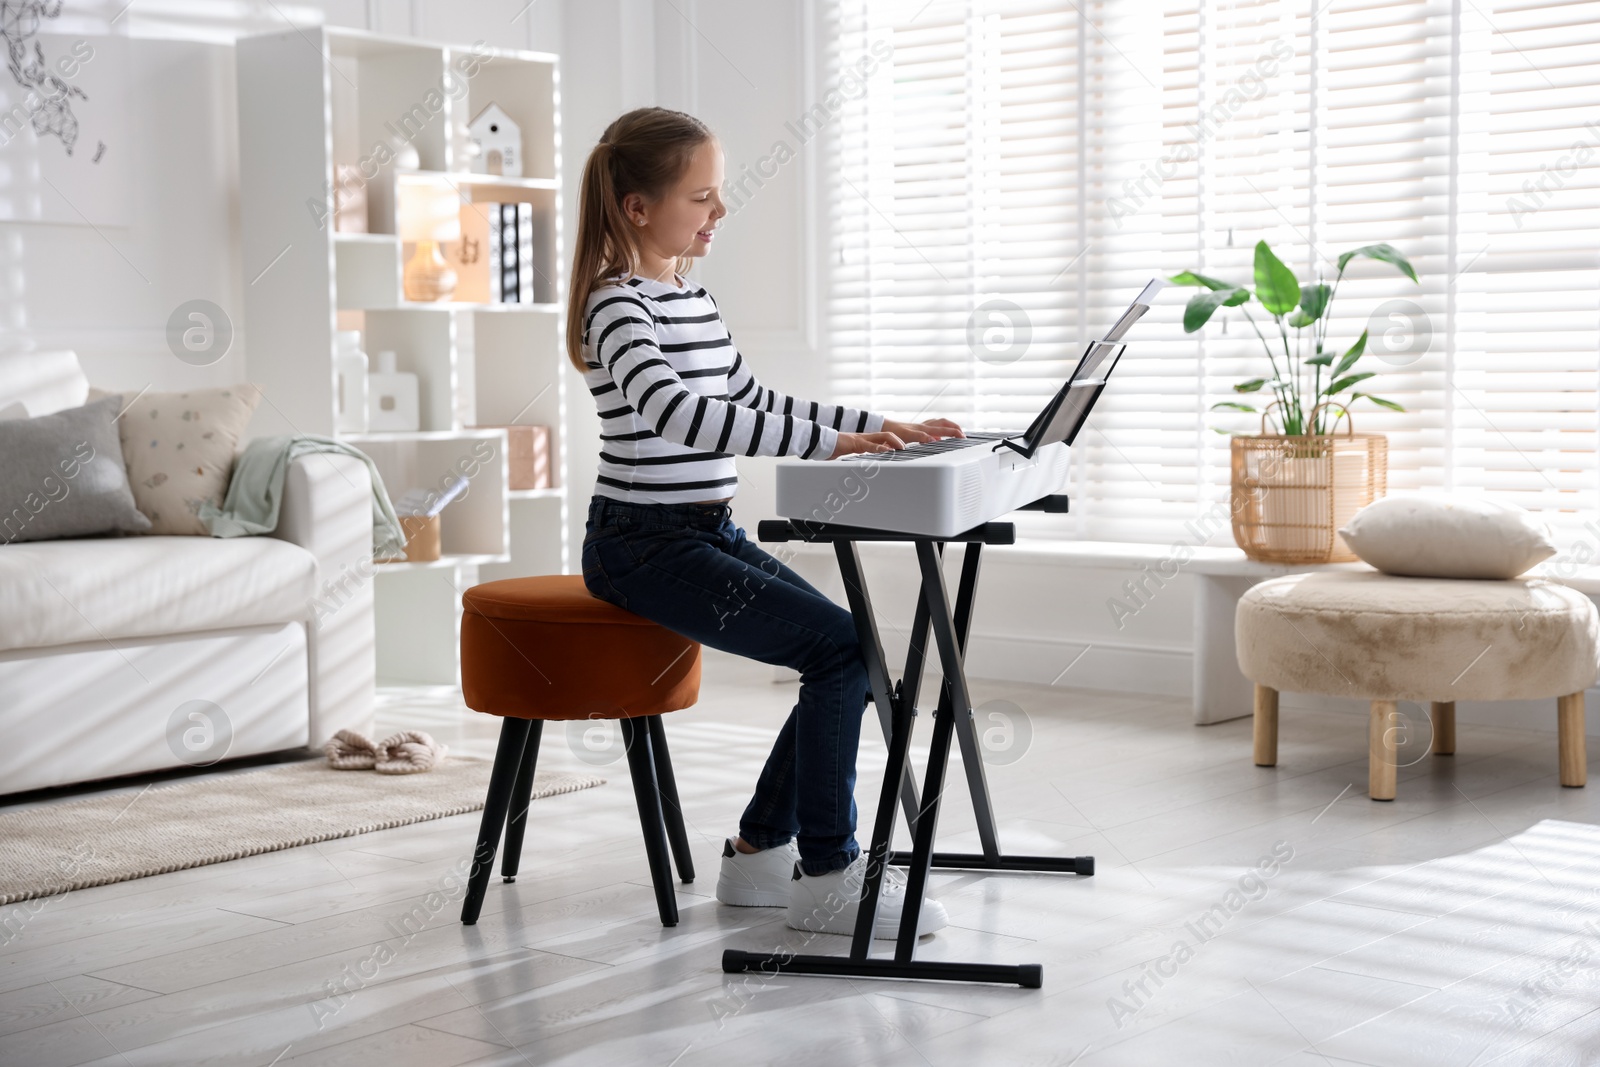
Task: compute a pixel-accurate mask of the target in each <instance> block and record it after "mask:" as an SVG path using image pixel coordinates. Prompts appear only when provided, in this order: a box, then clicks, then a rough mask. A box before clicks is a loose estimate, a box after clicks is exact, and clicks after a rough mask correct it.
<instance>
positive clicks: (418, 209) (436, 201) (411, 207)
mask: <svg viewBox="0 0 1600 1067" xmlns="http://www.w3.org/2000/svg"><path fill="white" fill-rule="evenodd" d="M399 206H400V211H399V228H400V239H401V240H402V241H411V242H414V243H415V244H416V250H415V251H414V252H412V254H411V258H410V259H409V260H407V261H406V269H405V293H406V299H407V300H414V301H423V302H427V301H434V300H448V299H449V298H450V296H451V294H452V293H454V292H455V291H456V272H455V271H453V270H451V269H450V265H449V264H448V263H446V262H445V261H444V257H443V256H442V255H440V254H439V242H441V241H459V240H460V239H461V204H460V199H459V197H458V196H457V194H456V191H455V190H454V189H453V188H451V187H450V186H448V185H445V186H439V185H433V184H428V185H422V184H420V183H411V182H407V183H405V185H404V186H402V192H401V196H400V205H399Z"/></svg>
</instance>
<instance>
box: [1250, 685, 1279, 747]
mask: <svg viewBox="0 0 1600 1067" xmlns="http://www.w3.org/2000/svg"><path fill="white" fill-rule="evenodd" d="M1255 736H1256V766H1257V767H1276V766H1277V765H1278V691H1277V690H1276V689H1269V688H1267V687H1266V686H1264V685H1258V686H1256V718H1255Z"/></svg>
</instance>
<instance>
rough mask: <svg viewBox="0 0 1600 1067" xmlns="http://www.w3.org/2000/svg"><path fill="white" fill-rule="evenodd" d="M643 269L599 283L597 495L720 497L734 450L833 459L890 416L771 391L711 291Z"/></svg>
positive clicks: (592, 367)
mask: <svg viewBox="0 0 1600 1067" xmlns="http://www.w3.org/2000/svg"><path fill="white" fill-rule="evenodd" d="M681 280H683V281H684V284H683V285H682V286H681V287H680V286H677V285H673V284H670V283H667V282H659V281H655V280H654V279H650V278H642V277H640V276H638V275H633V276H632V277H629V278H627V279H626V280H621V279H618V280H615V281H613V282H612V283H611V284H609V285H605V286H602V287H600V288H598V289H596V290H595V291H594V292H593V293H592V294H591V295H590V297H589V302H588V307H587V309H586V311H585V315H584V337H583V357H584V362H585V364H586V365H587V366H588V368H589V369H588V370H587V371H585V372H584V375H583V377H584V381H585V383H586V384H587V385H588V387H589V392H590V393H591V394H593V395H594V398H595V403H596V405H597V406H598V407H599V410H600V469H599V472H598V476H597V477H596V479H595V490H594V491H595V493H596V494H597V495H599V496H605V497H610V498H612V499H615V500H626V501H631V502H634V503H648V504H679V503H686V502H690V501H697V500H720V499H722V498H723V497H730V496H733V495H734V493H735V492H736V491H737V485H738V481H739V477H738V472H737V470H736V468H735V466H734V461H733V457H734V456H735V455H741V456H799V457H800V458H802V459H819V460H822V459H828V458H830V457H831V456H832V455H833V449H834V445H835V443H836V441H837V439H838V436H839V434H840V432H850V433H872V432H876V431H877V430H879V429H881V428H882V426H883V416H881V415H875V414H872V413H871V412H866V411H857V410H855V409H853V408H847V407H840V406H838V405H834V404H819V403H816V402H814V401H807V400H796V399H795V398H793V397H789V396H785V395H783V394H782V393H779V392H776V391H774V390H772V389H768V388H767V387H765V386H763V385H762V384H761V383H760V382H758V381H756V379H755V376H754V375H753V374H751V373H750V368H749V366H747V365H746V363H745V361H744V357H743V356H741V355H740V354H739V350H738V349H737V348H736V347H734V343H733V337H732V336H731V335H730V334H729V333H728V328H727V326H725V325H724V324H723V321H722V315H721V314H720V313H719V312H718V310H717V304H716V301H715V300H713V299H712V297H711V294H709V293H707V292H706V291H705V289H704V288H703V287H701V286H699V285H697V284H695V283H694V282H692V281H688V280H687V279H681Z"/></svg>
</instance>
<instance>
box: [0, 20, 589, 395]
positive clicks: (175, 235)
mask: <svg viewBox="0 0 1600 1067" xmlns="http://www.w3.org/2000/svg"><path fill="white" fill-rule="evenodd" d="M66 6H67V9H68V12H67V15H66V16H64V17H63V18H61V19H58V20H44V22H43V24H42V26H41V30H42V32H70V33H81V34H105V33H108V32H109V33H114V34H117V35H121V36H126V37H128V38H129V39H130V40H129V46H128V47H129V73H128V85H127V92H126V100H125V104H126V114H127V124H128V125H127V129H126V131H125V135H124V136H123V137H122V138H121V139H120V142H119V143H117V144H114V145H111V146H110V150H112V151H126V152H128V153H130V154H131V159H130V163H129V169H130V173H131V183H132V190H131V194H132V195H131V203H132V210H131V215H130V218H129V221H128V224H127V225H125V226H104V225H102V226H99V227H91V226H87V225H64V224H49V223H15V222H0V346H3V347H4V348H7V349H17V350H24V351H26V350H42V349H49V348H73V349H76V350H77V351H78V352H79V354H80V356H81V357H82V360H83V363H84V366H85V368H86V370H87V372H88V374H89V378H90V381H91V382H93V383H94V384H96V385H102V386H107V387H111V388H119V389H139V388H142V387H144V386H146V385H150V386H152V387H154V388H156V389H172V388H180V387H183V386H203V385H215V384H223V383H226V382H232V381H238V380H240V379H242V378H245V377H246V376H247V374H248V369H247V368H248V352H249V329H248V324H247V323H244V322H242V321H240V320H241V319H242V315H241V314H240V310H239V309H240V308H241V306H242V303H243V299H242V293H243V286H244V285H245V284H246V282H245V274H246V270H247V268H248V267H250V266H251V265H249V264H243V263H241V262H240V254H239V248H240V239H239V205H238V203H237V189H238V176H237V165H238V163H237V161H238V137H237V110H236V104H235V100H236V94H235V91H234V63H233V49H232V43H233V41H234V40H235V39H237V38H238V37H241V36H245V35H248V34H252V33H265V32H269V31H271V32H279V31H281V30H282V29H283V28H284V26H285V22H284V19H285V17H287V18H288V19H290V20H291V21H292V22H294V23H295V24H297V25H315V24H317V23H323V22H325V23H327V24H330V25H339V26H352V27H356V28H361V29H370V30H374V31H376V32H381V33H391V34H401V35H407V34H414V35H417V36H423V37H428V38H436V39H443V40H447V41H450V42H460V43H465V44H470V43H472V42H473V41H476V40H478V39H482V40H484V41H485V43H487V44H489V45H493V46H497V47H508V48H534V49H540V50H549V51H560V50H561V48H562V41H561V12H562V5H561V3H559V2H557V0H537V2H535V3H533V4H532V5H531V6H530V7H529V8H528V9H527V10H526V11H525V12H524V13H522V14H521V15H520V16H519V15H518V14H517V12H518V8H519V7H521V5H520V4H515V5H512V4H505V3H489V2H487V0H449V2H446V0H410V2H405V0H368V2H358V0H329V2H326V3H320V4H319V3H299V4H279V5H270V4H269V5H260V6H251V5H236V4H222V3H217V2H212V0H207V2H190V3H181V2H180V3H170V4H167V5H164V6H161V5H157V6H155V7H151V6H150V5H145V4H133V5H129V6H127V7H126V10H125V11H124V10H123V9H124V2H123V0H116V2H108V3H106V4H105V5H104V6H103V7H101V8H94V7H92V6H90V5H89V4H80V3H75V2H69V3H68V4H67V5H66ZM584 6H598V5H584ZM119 11H120V12H122V13H121V14H120V15H119V14H118V12H119ZM279 12H282V13H283V14H282V15H280V14H279ZM113 20H114V21H113ZM108 24H109V28H108ZM308 47H309V45H308ZM53 58H54V57H47V59H53ZM0 77H9V75H6V74H4V73H3V72H0ZM23 136H24V137H32V134H31V133H25V134H23ZM16 161H17V156H16V153H15V151H14V150H13V152H12V153H11V154H9V155H8V153H7V151H6V149H5V148H0V182H3V181H4V174H5V173H6V172H7V170H8V169H9V167H10V166H11V165H15V162H16ZM254 266H255V267H256V268H257V269H259V267H260V266H263V265H262V264H257V265H254ZM192 299H206V300H211V301H213V302H215V303H216V304H218V305H219V306H220V307H222V308H223V310H224V311H225V312H226V313H227V314H228V315H229V316H230V317H231V318H232V319H233V322H234V327H235V330H236V335H235V340H234V344H233V347H232V349H231V350H230V351H229V353H228V355H227V356H226V357H225V358H224V359H222V360H221V361H220V362H218V363H215V364H213V365H211V366H209V367H203V368H197V367H192V366H190V365H189V364H186V363H183V362H182V361H180V360H178V359H177V358H176V357H175V356H173V354H172V353H171V352H170V351H169V350H168V348H167V344H166V323H167V319H168V317H169V316H170V315H171V314H172V312H173V310H174V309H175V308H177V306H178V305H179V304H182V303H184V302H185V301H188V300H192Z"/></svg>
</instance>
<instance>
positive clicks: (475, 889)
mask: <svg viewBox="0 0 1600 1067" xmlns="http://www.w3.org/2000/svg"><path fill="white" fill-rule="evenodd" d="M528 723H529V720H527V719H505V720H503V721H502V722H501V723H500V745H499V747H498V748H496V749H495V752H494V770H493V771H491V772H490V773H489V795H488V796H487V797H485V798H484V802H483V821H482V822H481V823H479V825H478V847H477V848H476V849H475V850H474V851H473V853H472V873H471V874H470V875H469V876H468V879H467V898H466V900H464V901H462V904H461V922H462V924H463V925H465V926H471V925H472V924H473V923H475V922H477V921H478V912H480V911H482V910H483V894H484V893H485V892H486V891H487V890H488V888H489V875H490V873H492V872H493V870H494V853H495V848H496V846H498V845H499V844H500V828H501V827H502V826H504V825H505V824H506V810H507V809H508V808H510V806H511V789H512V786H513V785H514V784H515V783H516V778H517V768H518V767H519V766H521V764H522V750H523V746H524V745H525V744H526V743H527V740H528Z"/></svg>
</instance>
